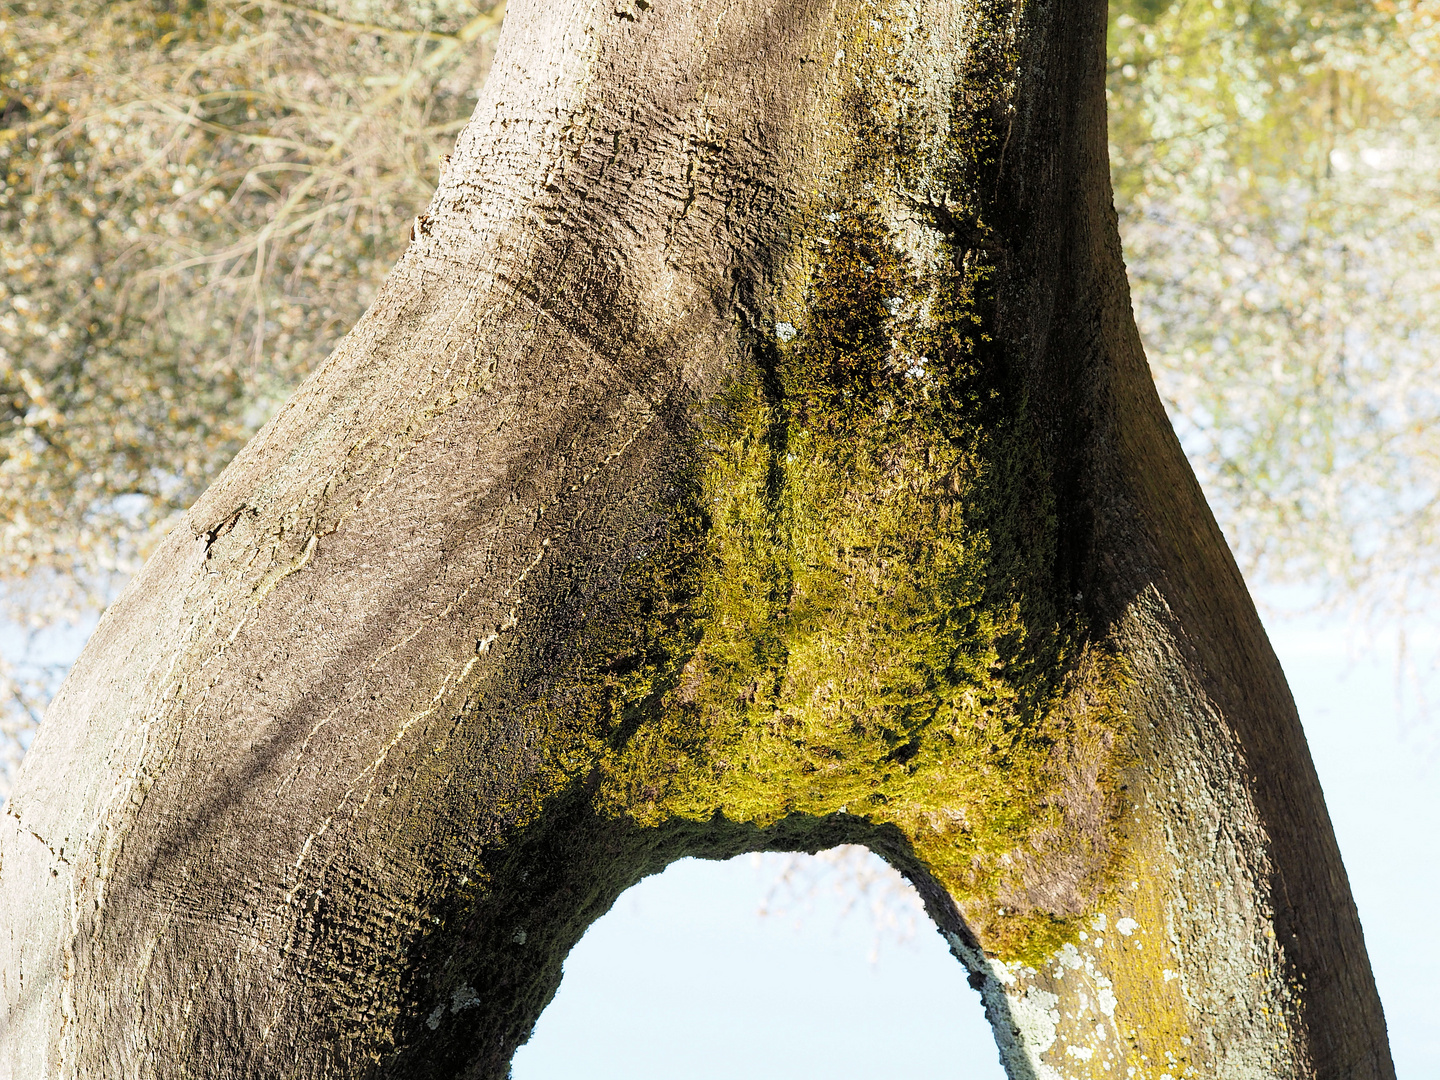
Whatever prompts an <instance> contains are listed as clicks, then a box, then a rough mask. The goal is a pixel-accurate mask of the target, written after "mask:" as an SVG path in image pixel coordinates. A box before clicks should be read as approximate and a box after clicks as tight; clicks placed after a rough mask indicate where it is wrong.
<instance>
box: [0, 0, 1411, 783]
mask: <svg viewBox="0 0 1440 1080" xmlns="http://www.w3.org/2000/svg"><path fill="white" fill-rule="evenodd" d="M492 4H493V0H476V2H472V0H430V2H425V3H406V2H403V0H317V2H316V6H313V7H306V6H302V5H299V4H292V3H288V2H282V0H178V2H170V0H126V2H120V3H104V2H101V0H78V2H75V0H72V2H67V3H59V2H57V0H33V2H29V3H8V4H0V175H3V180H4V185H3V188H0V260H3V275H0V605H3V609H4V610H3V612H0V615H3V618H4V620H5V621H6V625H7V626H8V630H7V631H6V632H5V634H4V635H3V636H0V679H3V683H0V697H3V699H4V700H3V702H0V728H3V729H0V774H8V772H9V769H10V768H11V767H13V764H14V763H15V762H16V761H18V758H19V754H20V753H21V752H22V750H23V747H24V745H26V743H27V742H28V737H29V733H30V732H31V731H32V730H33V728H34V725H35V723H37V722H38V718H39V715H40V713H41V711H42V710H43V707H44V703H45V701H46V700H47V699H48V696H49V695H50V694H51V693H52V692H53V690H54V688H55V686H56V685H57V681H58V678H59V677H60V676H61V675H62V674H63V671H64V666H65V665H64V663H63V660H62V661H54V662H48V663H47V662H46V661H45V657H44V656H42V655H39V654H38V653H36V652H34V651H27V646H26V642H27V640H28V637H27V635H33V634H36V633H39V634H41V635H43V634H44V633H45V632H46V631H47V628H51V627H54V626H55V625H56V624H57V623H59V622H61V621H63V620H66V619H72V620H79V621H81V622H82V623H83V622H84V620H85V618H86V617H87V615H88V614H90V613H93V612H94V611H97V610H98V609H99V608H100V607H102V606H103V605H104V604H105V602H106V601H107V600H108V598H110V597H111V596H113V595H114V592H115V590H116V589H117V588H118V587H119V586H120V585H121V584H122V583H123V582H124V580H125V579H126V578H127V577H128V576H129V575H130V574H131V573H132V572H133V571H134V569H135V568H137V567H138V565H139V563H140V562H141V561H142V560H143V559H144V557H145V555H146V554H147V553H148V551H149V550H150V549H151V548H152V547H153V545H154V544H155V542H156V540H157V539H158V538H159V537H160V536H162V535H163V534H164V532H165V530H166V528H168V527H169V525H170V524H171V523H173V521H174V520H175V519H176V517H177V516H178V515H179V514H180V513H182V512H183V510H184V509H185V507H186V506H188V505H189V503H190V502H191V500H193V498H194V497H195V496H196V495H197V494H198V493H199V492H200V491H201V490H202V489H203V488H204V487H205V485H206V484H207V483H208V482H209V480H210V479H211V478H212V477H213V476H214V475H215V473H216V472H217V471H218V470H219V469H220V468H221V467H222V466H223V465H224V464H225V462H226V461H228V460H229V458H230V457H231V456H232V455H233V454H234V452H235V451H236V450H237V449H238V448H239V447H240V446H241V445H242V444H243V443H244V441H245V440H246V439H247V438H248V437H249V436H250V435H251V434H252V433H253V432H254V431H255V430H256V429H257V428H258V427H259V425H260V424H261V423H263V422H264V421H265V419H267V418H268V417H269V415H270V414H271V413H272V412H273V411H274V409H275V408H276V407H277V406H278V405H279V403H280V402H281V401H282V400H283V399H284V398H285V397H286V396H287V395H288V394H289V392H290V391H291V390H292V389H293V388H294V386H295V385H296V384H297V383H298V382H299V380H300V379H301V378H303V376H304V375H305V373H306V372H307V371H308V370H310V368H311V367H312V366H314V365H315V364H316V363H317V362H318V361H319V360H320V359H322V358H323V357H324V356H325V355H326V354H327V353H328V352H329V351H330V350H331V349H332V348H333V347H334V345H335V344H336V343H337V341H338V340H339V338H340V336H341V335H342V334H343V333H344V332H345V330H346V329H348V327H349V326H350V325H351V324H353V323H354V322H355V320H356V319H357V318H358V317H359V315H360V313H361V312H362V311H363V309H364V308H365V306H366V305H367V304H368V303H369V301H370V299H371V297H372V296H373V295H374V293H375V290H376V288H377V287H378V285H379V283H380V281H381V280H382V278H383V276H384V274H385V272H386V271H387V270H388V268H389V266H390V265H391V264H392V263H393V261H394V260H395V258H396V257H397V255H398V254H399V252H400V251H401V249H402V248H403V246H404V244H405V243H406V242H407V240H408V237H409V223H410V219H411V216H412V215H413V214H414V213H416V212H417V211H418V210H419V209H420V208H421V207H423V206H424V204H425V203H426V202H428V200H429V198H430V195H431V193H432V191H433V186H434V182H435V179H436V174H437V165H438V160H439V158H440V156H441V155H442V154H443V153H444V152H445V151H446V150H447V149H448V148H449V144H450V143H451V142H452V141H453V139H454V136H455V133H456V132H457V131H458V130H459V128H460V127H461V126H462V124H463V123H464V120H465V118H466V117H467V115H468V113H469V111H470V109H471V108H472V107H473V103H474V98H475V96H476V93H477V92H478V88H479V86H480V84H481V82H482V81H483V79H484V75H485V72H486V70H487V68H488V64H489V57H490V52H491V48H492V47H493V41H494V37H495V32H496V30H497V29H498V26H499V22H500V19H501V17H502V15H503V5H502V6H499V7H492V6H491V5H492ZM1110 54H1111V64H1110V73H1109V97H1110V111H1111V159H1112V171H1113V174H1114V178H1115V186H1116V205H1117V209H1118V211H1119V214H1120V223H1121V229H1122V233H1123V236H1124V240H1125V247H1126V255H1127V261H1128V262H1129V265H1130V272H1131V284H1132V290H1133V297H1134V301H1135V307H1136V314H1137V317H1138V319H1139V322H1140V328H1141V333H1142V336H1143V337H1144V339H1145V344H1146V348H1147V351H1148V354H1149V357H1150V361H1151V365H1152V367H1153V369H1154V371H1155V375H1156V379H1157V382H1158V383H1159V385H1160V388H1161V393H1162V396H1163V397H1164V398H1165V401H1166V404H1167V407H1168V408H1169V409H1170V412H1171V416H1172V418H1173V419H1174V420H1175V423H1176V426H1177V429H1178V430H1179V431H1180V433H1181V437H1182V441H1183V442H1184V443H1185V446H1186V449H1187V451H1188V452H1189V454H1190V456H1191V460H1192V462H1193V464H1194V465H1195V467H1196V469H1197V471H1198V472H1199V474H1200V478H1201V482H1202V483H1203V484H1204V486H1205V489H1206V491H1207V494H1208V495H1209V497H1210V499H1211V502H1212V505H1213V506H1214V507H1215V509H1216V513H1217V516H1218V517H1219V518H1220V520H1221V524H1222V525H1223V526H1224V528H1225V530H1226V533H1227V535H1228V536H1229V538H1230V541H1231V543H1232V545H1233V546H1234V547H1235V549H1236V551H1237V553H1238V554H1239V556H1240V558H1241V562H1242V565H1244V567H1245V569H1246V570H1247V572H1248V573H1250V574H1251V575H1252V580H1266V581H1270V582H1284V581H1290V582H1300V583H1303V584H1304V585H1305V586H1306V589H1307V591H1306V593H1305V595H1306V597H1307V599H1308V600H1309V601H1310V602H1318V603H1326V604H1331V605H1337V606H1350V607H1352V608H1355V609H1357V610H1362V611H1367V612H1370V613H1371V614H1373V615H1376V616H1377V617H1384V618H1393V617H1396V616H1400V617H1401V618H1402V624H1403V616H1404V615H1405V614H1406V613H1407V612H1411V611H1414V610H1417V607H1418V605H1419V604H1420V603H1421V602H1423V599H1424V598H1425V597H1426V596H1427V595H1428V593H1429V592H1431V591H1433V586H1434V585H1435V583H1436V582H1437V580H1440V563H1437V554H1436V552H1437V547H1436V539H1437V532H1440V426H1437V423H1436V421H1437V419H1440V415H1437V414H1440V395H1437V386H1436V379H1435V378H1434V377H1432V375H1431V373H1430V370H1429V368H1430V366H1431V363H1432V361H1431V358H1432V356H1434V355H1435V353H1436V343H1437V340H1440V303H1437V300H1440V258H1437V257H1436V252H1435V238H1436V236H1437V233H1440V0H1379V2H1376V3H1368V2H1352V0H1306V2H1301V0H1253V2H1246V0H1176V2H1174V3H1171V4H1168V5H1167V4H1166V3H1164V0H1118V2H1117V3H1115V4H1112V11H1111V25H1110ZM6 788H8V782H7V780H6V776H5V775H0V797H3V793H4V790H5V789H6Z"/></svg>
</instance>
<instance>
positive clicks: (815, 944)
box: [512, 847, 1005, 1080]
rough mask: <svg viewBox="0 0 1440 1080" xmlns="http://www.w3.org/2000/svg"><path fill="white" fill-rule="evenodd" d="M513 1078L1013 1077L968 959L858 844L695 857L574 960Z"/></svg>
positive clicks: (638, 889)
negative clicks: (970, 977)
mask: <svg viewBox="0 0 1440 1080" xmlns="http://www.w3.org/2000/svg"><path fill="white" fill-rule="evenodd" d="M512 1069H513V1071H512V1076H513V1077H514V1080H551V1078H559V1077H571V1076H579V1075H587V1076H597V1077H610V1076H614V1077H625V1078H626V1080H651V1078H654V1080H662V1078H664V1080H670V1078H672V1077H678V1076H683V1077H686V1078H687V1080H709V1078H714V1080H720V1078H722V1077H723V1078H726V1080H729V1078H733V1077H740V1076H743V1077H746V1078H747V1080H765V1078H769V1077H774V1078H776V1080H780V1078H785V1080H791V1078H796V1080H798V1078H804V1077H822V1076H823V1077H826V1078H827V1080H846V1078H850V1077H854V1078H856V1080H860V1078H862V1077H863V1078H866V1080H872V1078H874V1077H889V1076H894V1075H896V1074H897V1073H898V1072H901V1071H903V1072H905V1073H909V1074H914V1075H922V1076H935V1077H951V1078H957V1080H958V1078H964V1080H1003V1078H1004V1075H1005V1074H1004V1071H1003V1069H1002V1068H1001V1067H1000V1064H999V1061H998V1056H997V1053H996V1048H995V1040H994V1037H993V1035H992V1034H991V1031H990V1026H989V1024H988V1023H987V1022H986V1021H985V1017H984V1014H983V1011H982V1007H981V1002H980V997H979V995H978V994H976V993H975V992H974V991H973V990H972V989H971V988H970V986H969V985H967V978H966V971H965V968H964V967H963V966H962V965H961V964H960V963H959V961H957V960H956V959H955V958H954V957H953V956H952V955H950V952H949V948H948V945H947V944H946V942H945V940H944V938H943V937H942V936H941V935H940V934H939V933H937V932H936V928H935V926H934V924H933V923H932V922H931V920H930V918H929V917H928V916H927V915H926V914H925V911H924V909H923V907H922V905H921V902H920V899H919V897H918V896H917V895H916V893H915V891H914V890H913V889H912V888H911V887H910V885H909V884H908V883H906V882H905V881H904V879H903V878H901V877H900V876H899V875H898V874H897V873H896V872H895V871H894V870H892V869H891V868H890V867H889V866H888V865H886V864H885V863H884V862H883V861H882V860H881V859H880V858H879V857H878V856H876V855H874V854H872V853H870V852H868V851H866V850H865V849H863V848H859V847H849V848H840V849H834V850H833V851H830V852H824V853H822V854H821V855H820V856H818V857H817V856H812V855H805V854H798V855H784V854H763V855H761V854H755V855H742V856H739V857H736V858H732V859H729V860H727V861H723V862H722V861H706V860H700V859H693V858H686V859H681V860H680V861H678V862H675V863H672V864H671V865H670V866H669V867H668V868H667V869H666V870H665V871H664V872H663V873H661V874H657V875H654V876H652V877H648V878H646V879H645V880H643V881H642V882H640V883H639V884H637V885H635V886H633V887H632V888H630V889H628V890H627V891H626V892H625V893H624V894H622V895H621V896H620V898H619V899H618V900H617V901H616V903H615V905H614V906H613V907H612V908H611V910H610V911H609V912H608V913H607V914H606V915H604V916H602V917H601V918H600V919H598V920H597V921H596V922H595V923H594V924H592V925H591V927H590V928H589V930H587V931H586V933H585V936H584V937H583V938H582V939H581V941H580V942H579V944H578V945H576V946H575V948H574V949H573V950H572V951H571V952H570V954H569V956H568V957H567V958H566V960H565V974H564V979H563V981H562V983H561V985H560V989H559V992H558V993H557V994H556V996H555V999H554V1000H553V1001H552V1002H551V1004H550V1005H549V1006H548V1007H547V1008H546V1010H545V1012H544V1013H543V1015H542V1016H541V1018H540V1021H539V1023H538V1024H537V1025H536V1028H535V1032H534V1034H533V1035H532V1037H531V1039H530V1041H529V1042H528V1043H527V1044H525V1045H524V1046H522V1047H521V1048H520V1049H519V1051H518V1052H517V1053H516V1055H515V1057H514V1061H513V1066H512Z"/></svg>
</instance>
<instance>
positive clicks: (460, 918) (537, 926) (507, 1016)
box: [382, 786, 1035, 1080]
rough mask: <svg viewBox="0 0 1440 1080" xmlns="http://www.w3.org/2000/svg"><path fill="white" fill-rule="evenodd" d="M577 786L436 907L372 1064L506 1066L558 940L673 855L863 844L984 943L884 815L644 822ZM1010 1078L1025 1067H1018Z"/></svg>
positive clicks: (439, 1070) (429, 1068)
mask: <svg viewBox="0 0 1440 1080" xmlns="http://www.w3.org/2000/svg"><path fill="white" fill-rule="evenodd" d="M588 796H589V792H587V791H585V790H584V789H583V788H581V787H578V786H577V788H576V789H573V790H572V791H571V792H570V793H569V794H568V796H567V797H565V798H563V799H560V800H557V801H556V803H555V804H553V805H552V808H551V809H550V810H548V811H547V812H546V813H544V814H543V815H542V816H541V817H540V818H539V819H538V820H536V821H534V822H533V823H532V824H531V825H530V826H529V827H528V828H526V829H525V830H524V833H523V835H522V836H521V837H518V838H517V839H516V841H515V842H514V843H512V844H509V845H507V846H506V847H505V848H504V850H503V851H499V852H496V854H495V861H494V863H493V865H492V864H487V865H485V866H483V867H477V872H478V873H479V874H482V875H484V877H485V878H486V884H487V888H486V889H485V890H484V892H483V895H481V896H480V897H478V899H476V900H472V899H471V898H470V897H467V896H466V895H464V890H463V886H462V887H461V888H460V889H457V890H455V891H454V892H452V894H451V896H449V897H447V898H446V900H445V901H442V902H441V903H440V904H438V905H437V906H436V908H435V910H436V912H437V917H438V919H439V922H440V925H439V926H438V927H437V929H436V933H435V934H434V935H432V936H431V937H430V938H428V939H427V940H425V941H423V942H422V943H420V945H419V946H418V947H419V949H420V950H421V951H422V955H421V956H419V957H417V958H416V962H415V963H414V964H413V966H411V968H410V971H412V972H413V980H414V981H413V983H412V986H411V987H410V990H411V995H413V998H414V999H416V1000H421V1001H424V1000H426V999H427V996H428V1000H429V1001H430V1002H431V1004H430V1005H429V1006H428V1007H422V1009H421V1010H420V1011H419V1012H418V1013H417V1014H416V1015H415V1017H414V1019H413V1020H412V1022H411V1024H410V1030H409V1031H407V1032H405V1033H404V1035H403V1036H402V1046H403V1049H401V1050H399V1052H398V1053H397V1054H396V1055H395V1056H394V1057H392V1058H391V1059H390V1060H389V1061H388V1062H386V1064H385V1066H384V1067H383V1069H382V1072H383V1074H384V1075H388V1076H404V1077H409V1078H414V1080H421V1078H429V1077H434V1078H436V1080H439V1078H442V1077H443V1078H446V1080H450V1078H452V1077H461V1076H464V1077H487V1078H488V1077H504V1076H507V1075H508V1072H509V1063H510V1058H511V1056H512V1055H513V1054H514V1052H515V1050H516V1049H517V1048H518V1047H519V1046H520V1045H521V1044H522V1043H524V1042H525V1041H526V1040H528V1039H529V1037H530V1033H531V1031H532V1029H533V1028H534V1026H535V1022H536V1021H537V1020H538V1018H539V1016H540V1013H541V1012H542V1011H543V1010H544V1008H545V1007H546V1006H547V1005H548V1004H549V1003H550V1001H551V999H552V998H553V997H554V996H555V992H556V990H557V989H558V988H559V986H560V979H561V975H562V971H561V966H562V964H563V962H564V960H565V957H566V956H567V955H568V954H569V952H570V950H571V949H572V948H573V947H574V946H575V944H576V943H577V942H578V941H579V940H580V938H581V937H582V936H583V935H584V933H585V931H586V930H587V929H588V928H589V927H590V925H591V924H592V923H593V922H595V921H596V920H597V919H599V918H600V917H601V916H603V915H604V914H605V913H606V912H608V911H609V910H610V908H611V907H612V906H613V905H614V903H615V901H616V900H617V899H618V898H619V897H620V895H621V893H623V892H624V891H625V890H626V889H628V888H630V886H632V885H634V884H636V883H637V882H639V881H640V880H641V879H642V878H645V877H648V876H650V875H651V874H656V873H659V872H661V871H662V870H664V869H665V868H666V867H667V866H668V865H669V864H670V863H672V862H674V861H676V860H677V859H682V858H687V857H691V858H702V859H715V860H721V859H730V858H733V857H735V856H736V855H742V854H746V853H749V852H772V851H773V852H808V853H812V854H813V853H815V852H818V851H823V850H825V849H827V848H831V847H835V846H837V845H840V844H861V845H864V846H865V847H867V848H869V849H870V850H871V851H874V852H875V853H876V854H878V855H880V856H881V857H882V858H883V859H885V860H886V861H887V862H889V863H890V864H891V865H892V866H894V867H895V868H896V869H897V870H899V871H900V873H901V874H903V875H904V876H905V878H906V879H907V880H908V881H909V882H910V883H911V884H912V885H913V886H914V887H915V889H916V890H917V891H918V892H919V894H920V896H921V898H922V899H923V901H924V904H925V910H926V912H927V913H928V914H929V916H930V918H931V919H932V920H933V921H934V922H935V924H936V925H937V926H938V927H939V928H940V929H941V930H943V931H945V932H946V933H947V934H948V935H952V936H953V937H954V938H958V939H959V940H960V941H961V942H963V943H964V944H965V945H966V946H967V947H968V948H969V949H971V950H973V953H972V955H973V956H977V957H978V956H982V955H983V953H982V952H981V950H980V948H979V946H978V944H977V943H976V942H975V939H974V936H973V935H972V934H971V932H970V930H969V929H968V928H967V927H966V925H965V923H964V920H963V919H962V918H961V917H960V914H959V912H958V911H957V910H956V907H955V904H954V902H953V901H952V900H951V899H950V897H949V896H948V895H947V894H946V892H945V890H944V889H943V888H942V887H941V886H940V885H939V884H938V883H937V882H936V881H935V880H934V879H933V878H932V877H931V875H930V874H929V872H928V871H927V870H926V869H925V868H924V866H923V865H922V863H921V861H920V860H919V858H918V857H917V856H916V855H915V853H914V851H913V849H912V848H911V846H910V844H909V842H908V841H907V840H906V839H905V837H904V836H903V834H902V833H901V832H900V830H899V829H897V828H895V827H894V826H891V825H883V826H875V825H872V824H870V823H869V822H866V821H865V820H863V819H861V818H858V817H853V816H851V815H849V814H833V815H829V816H826V817H813V816H810V815H807V814H794V815H790V816H788V817H785V818H783V819H781V820H780V821H778V822H776V823H774V824H773V825H770V826H768V827H765V828H761V827H758V826H756V825H753V824H748V823H737V822H733V821H729V820H727V819H725V818H722V817H719V816H717V817H715V818H713V819H712V820H710V821H684V820H671V821H669V822H666V823H665V824H663V825H660V826H658V827H654V828H642V827H639V826H637V825H635V824H634V823H633V822H630V821H628V820H624V819H618V818H607V817H601V816H599V815H597V814H596V813H595V812H594V811H593V809H592V808H591V807H590V805H589V803H590V799H589V797H588ZM952 951H954V950H953V949H952ZM961 959H962V962H964V963H965V964H966V966H967V967H969V965H970V961H969V960H965V959H963V958H961ZM987 977H988V973H986V972H980V971H975V970H973V969H972V970H971V971H970V980H969V982H970V985H971V986H972V987H974V988H976V989H979V988H980V987H981V986H982V985H983V984H984V982H985V980H986V979H987ZM411 995H407V996H411ZM985 999H986V1015H987V1018H988V1019H989V1020H990V1022H991V1024H992V1025H1002V1024H1003V1025H1009V1026H1010V1028H1011V1030H1012V1031H1013V1030H1015V1027H1016V1025H1014V1024H1013V1023H1012V1017H1011V1016H1010V1013H1009V1009H1008V1007H1007V1006H1006V1005H1005V999H1004V995H1003V994H998V993H997V994H986V995H985ZM1011 1080H1035V1077H1034V1076H1033V1074H1032V1073H1030V1072H1029V1071H1028V1070H1026V1071H1025V1072H1023V1073H1022V1074H1021V1075H1013V1074H1012V1077H1011Z"/></svg>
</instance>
